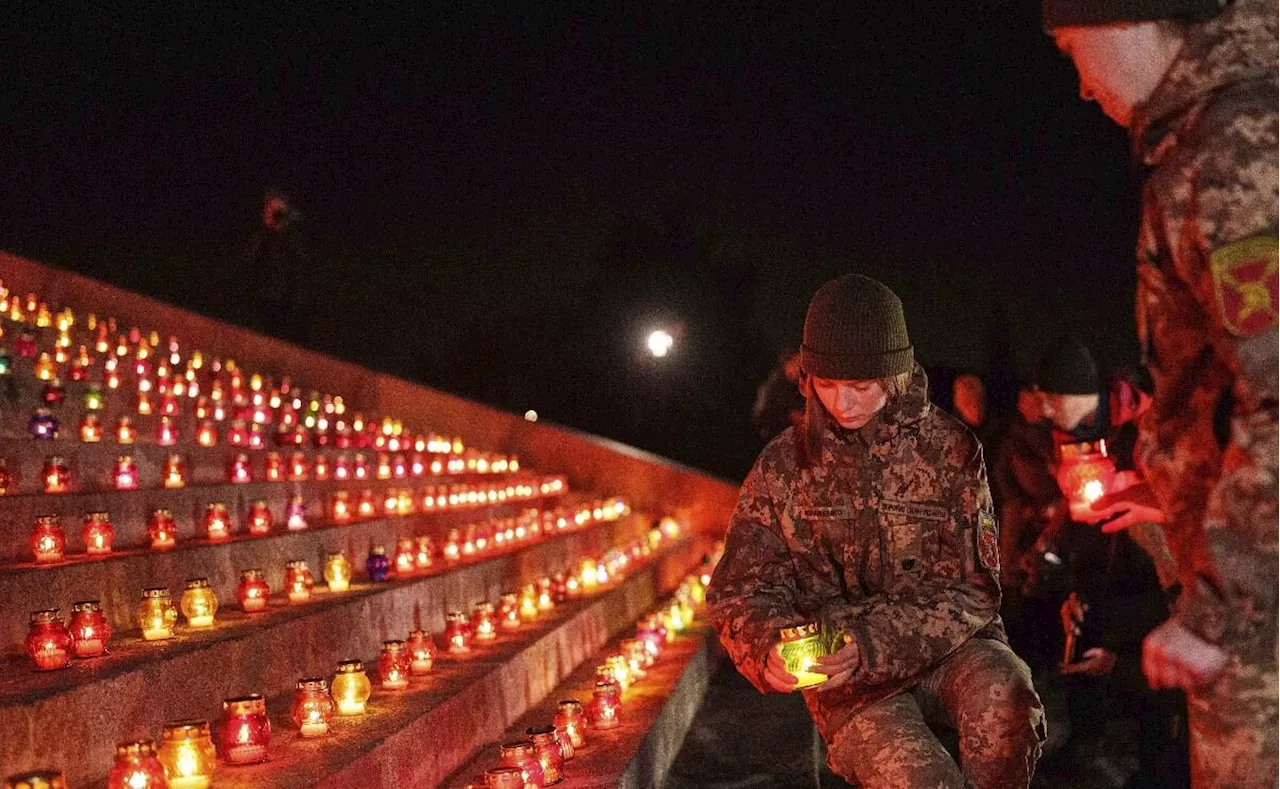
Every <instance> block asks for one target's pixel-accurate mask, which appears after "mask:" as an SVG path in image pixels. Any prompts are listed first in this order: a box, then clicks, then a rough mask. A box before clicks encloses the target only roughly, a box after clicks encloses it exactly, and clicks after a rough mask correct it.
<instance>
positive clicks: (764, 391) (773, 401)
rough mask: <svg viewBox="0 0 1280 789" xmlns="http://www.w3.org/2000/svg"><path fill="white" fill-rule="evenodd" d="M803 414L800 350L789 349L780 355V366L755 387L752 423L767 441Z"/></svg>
mask: <svg viewBox="0 0 1280 789" xmlns="http://www.w3.org/2000/svg"><path fill="white" fill-rule="evenodd" d="M803 417H804V395H802V394H801V393H800V349H798V348H787V349H785V350H783V351H782V353H780V354H778V366H777V367H775V368H773V371H772V372H770V373H769V377H768V378H766V379H765V380H764V383H762V384H760V388H759V389H757V390H756V401H755V405H754V406H752V408H751V422H752V424H754V425H755V426H756V432H757V433H759V434H760V438H762V439H764V442H765V443H766V444H767V443H769V442H770V441H772V440H773V439H774V438H775V437H777V435H778V434H779V433H781V432H782V431H783V430H786V429H787V428H789V427H791V426H793V425H798V424H800V420H801V419H802V418H803Z"/></svg>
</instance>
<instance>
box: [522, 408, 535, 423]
mask: <svg viewBox="0 0 1280 789" xmlns="http://www.w3.org/2000/svg"><path fill="white" fill-rule="evenodd" d="M524 418H525V419H527V420H529V421H530V422H537V421H538V412H537V411H534V410H533V409H532V408H530V409H529V410H528V411H525V412H524Z"/></svg>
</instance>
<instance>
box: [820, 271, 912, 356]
mask: <svg viewBox="0 0 1280 789" xmlns="http://www.w3.org/2000/svg"><path fill="white" fill-rule="evenodd" d="M800 364H801V366H802V367H803V368H804V370H805V372H807V373H808V374H810V375H816V376H818V377H819V378H835V379H839V380H862V381H867V380H871V379H874V378H888V377H891V376H894V375H901V374H902V373H909V372H911V370H912V368H913V367H914V366H915V356H914V353H913V350H912V347H911V340H910V339H909V338H908V337H907V321H906V319H905V318H903V316H902V302H901V301H900V300H899V299H898V297H897V296H896V295H895V294H894V292H893V291H891V290H889V288H887V287H886V286H885V285H884V284H883V283H880V282H877V281H876V280H874V279H871V278H870V277H863V276H860V275H858V274H846V275H845V276H843V277H840V278H839V279H833V280H831V281H830V282H828V283H827V284H825V285H823V286H822V287H820V288H818V292H817V293H815V294H813V299H812V300H811V301H810V302H809V312H808V314H807V315H805V319H804V344H803V345H802V346H801V347H800Z"/></svg>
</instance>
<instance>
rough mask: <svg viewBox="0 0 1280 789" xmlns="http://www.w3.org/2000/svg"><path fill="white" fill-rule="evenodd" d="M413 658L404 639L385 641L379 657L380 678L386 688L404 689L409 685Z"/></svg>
mask: <svg viewBox="0 0 1280 789" xmlns="http://www.w3.org/2000/svg"><path fill="white" fill-rule="evenodd" d="M412 662H413V661H412V658H411V657H410V655H409V650H408V649H406V648H405V643H404V642H403V641H396V640H393V641H383V642H382V654H381V655H380V656H379V657H378V678H379V680H380V683H381V685H382V687H383V688H384V689H386V690H403V689H405V688H407V687H409V674H410V671H411V670H412V666H411V664H412Z"/></svg>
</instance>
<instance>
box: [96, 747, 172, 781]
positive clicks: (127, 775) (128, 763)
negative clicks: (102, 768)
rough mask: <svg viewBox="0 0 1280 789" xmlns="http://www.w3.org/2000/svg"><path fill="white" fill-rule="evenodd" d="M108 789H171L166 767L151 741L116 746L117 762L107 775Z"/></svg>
mask: <svg viewBox="0 0 1280 789" xmlns="http://www.w3.org/2000/svg"><path fill="white" fill-rule="evenodd" d="M107 789H169V781H168V778H167V777H166V775H165V771H164V767H163V766H162V765H161V764H160V760H159V759H157V758H156V747H155V743H153V742H151V741H150V740H145V741H142V742H130V743H123V744H121V745H117V746H116V761H115V764H114V765H112V767H111V772H109V773H107Z"/></svg>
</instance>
